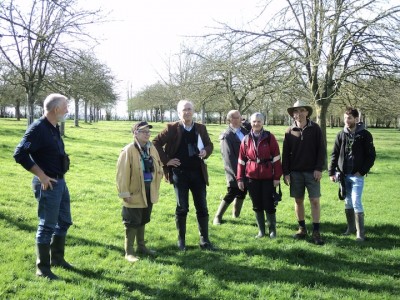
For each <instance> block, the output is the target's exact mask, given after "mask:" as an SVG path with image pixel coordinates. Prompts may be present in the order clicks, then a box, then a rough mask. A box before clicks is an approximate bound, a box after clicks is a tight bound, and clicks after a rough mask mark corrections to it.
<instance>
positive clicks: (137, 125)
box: [132, 121, 153, 132]
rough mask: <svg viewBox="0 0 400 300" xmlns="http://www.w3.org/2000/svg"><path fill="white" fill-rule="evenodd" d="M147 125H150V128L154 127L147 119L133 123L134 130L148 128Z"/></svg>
mask: <svg viewBox="0 0 400 300" xmlns="http://www.w3.org/2000/svg"><path fill="white" fill-rule="evenodd" d="M146 127H148V128H149V129H151V128H153V126H152V125H150V124H149V123H147V122H146V121H140V122H137V123H135V124H133V126H132V132H135V131H138V130H141V129H143V128H146Z"/></svg>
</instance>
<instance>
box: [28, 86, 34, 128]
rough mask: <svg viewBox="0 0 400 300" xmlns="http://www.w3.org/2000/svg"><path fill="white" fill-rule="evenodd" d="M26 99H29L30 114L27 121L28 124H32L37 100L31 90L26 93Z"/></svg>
mask: <svg viewBox="0 0 400 300" xmlns="http://www.w3.org/2000/svg"><path fill="white" fill-rule="evenodd" d="M26 100H27V102H28V103H27V107H28V115H27V116H26V121H27V123H28V126H29V125H31V124H32V123H33V120H34V111H35V107H34V103H35V100H34V99H33V95H32V93H31V92H30V91H28V93H27V94H26Z"/></svg>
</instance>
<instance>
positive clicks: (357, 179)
mask: <svg viewBox="0 0 400 300" xmlns="http://www.w3.org/2000/svg"><path fill="white" fill-rule="evenodd" d="M344 181H345V184H346V198H345V199H344V203H345V208H346V209H351V208H354V212H355V213H362V212H364V208H363V205H362V202H361V196H362V192H363V189H364V176H355V175H352V174H346V175H345V179H344Z"/></svg>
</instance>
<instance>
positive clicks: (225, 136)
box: [219, 126, 248, 188]
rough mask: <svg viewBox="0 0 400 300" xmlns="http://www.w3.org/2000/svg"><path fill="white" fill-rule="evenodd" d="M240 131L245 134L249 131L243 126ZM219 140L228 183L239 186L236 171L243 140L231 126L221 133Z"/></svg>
mask: <svg viewBox="0 0 400 300" xmlns="http://www.w3.org/2000/svg"><path fill="white" fill-rule="evenodd" d="M240 131H241V132H242V133H243V135H244V136H245V135H246V134H247V133H248V131H247V130H246V129H245V128H243V127H241V128H240ZM219 140H220V145H221V154H222V159H223V162H224V169H225V176H226V182H227V185H228V186H230V187H236V188H237V187H238V185H237V181H236V171H237V164H238V157H239V148H240V142H241V141H240V139H239V138H238V136H237V135H236V133H235V131H234V130H233V129H232V127H230V126H229V127H228V128H227V129H226V130H225V131H224V132H223V133H221V135H220V136H219Z"/></svg>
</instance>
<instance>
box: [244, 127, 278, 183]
mask: <svg viewBox="0 0 400 300" xmlns="http://www.w3.org/2000/svg"><path fill="white" fill-rule="evenodd" d="M281 176H282V164H281V156H280V152H279V145H278V142H277V141H276V139H275V136H274V135H273V134H272V133H270V132H269V131H263V132H262V133H261V136H260V137H259V138H258V143H257V146H256V145H255V143H254V139H253V136H252V133H249V134H248V135H247V136H246V137H245V138H244V139H243V141H242V143H241V145H240V150H239V159H238V167H237V180H238V181H244V179H245V178H252V179H264V180H279V179H280V178H281Z"/></svg>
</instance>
